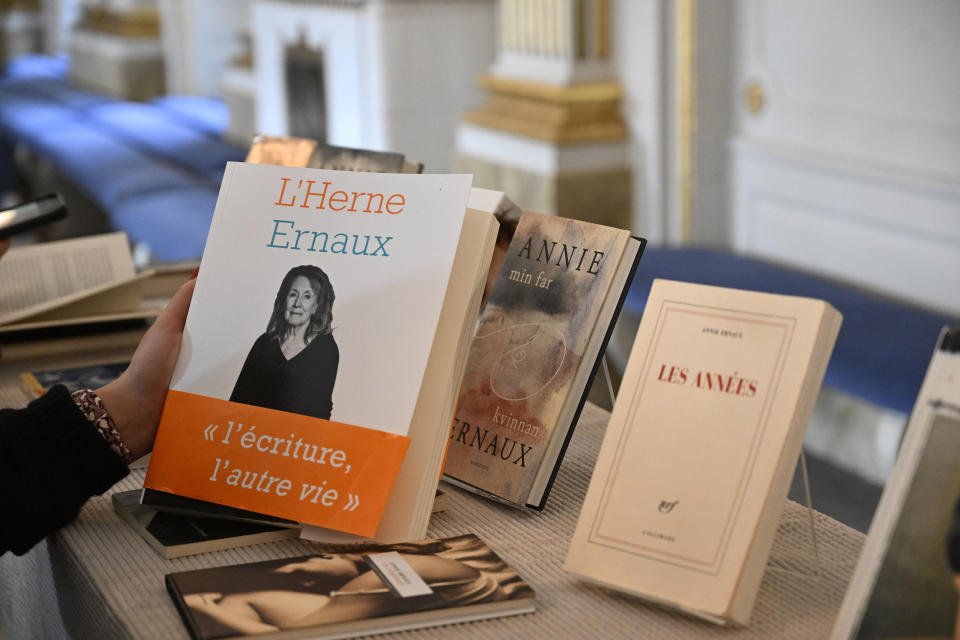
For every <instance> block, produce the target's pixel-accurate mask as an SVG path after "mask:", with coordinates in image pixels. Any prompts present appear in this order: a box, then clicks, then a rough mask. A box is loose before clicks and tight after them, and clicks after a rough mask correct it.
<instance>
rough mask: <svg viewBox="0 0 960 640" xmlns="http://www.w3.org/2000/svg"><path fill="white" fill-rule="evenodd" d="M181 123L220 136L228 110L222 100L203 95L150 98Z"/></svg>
mask: <svg viewBox="0 0 960 640" xmlns="http://www.w3.org/2000/svg"><path fill="white" fill-rule="evenodd" d="M151 102H153V104H155V105H157V106H158V107H160V108H161V109H163V110H164V111H166V112H167V113H169V114H170V115H171V116H173V117H175V118H177V119H179V120H180V121H181V122H183V124H186V125H188V126H191V127H194V128H195V129H198V130H200V131H203V132H204V133H206V134H207V135H210V136H214V137H220V136H222V135H223V132H224V131H226V129H227V124H229V122H230V110H229V109H227V105H226V103H224V101H223V100H217V99H216V98H205V97H203V96H183V95H169V96H160V97H159V98H154V99H153V100H151Z"/></svg>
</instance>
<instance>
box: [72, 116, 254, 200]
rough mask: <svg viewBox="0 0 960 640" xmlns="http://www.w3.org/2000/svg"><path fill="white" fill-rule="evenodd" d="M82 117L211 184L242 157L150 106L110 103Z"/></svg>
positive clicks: (240, 153) (222, 144) (242, 155)
mask: <svg viewBox="0 0 960 640" xmlns="http://www.w3.org/2000/svg"><path fill="white" fill-rule="evenodd" d="M86 114H87V116H88V117H89V118H90V119H91V120H93V121H95V122H96V123H97V124H98V125H101V127H102V128H104V129H105V130H108V131H110V132H113V133H115V134H116V135H117V136H119V137H122V139H123V140H125V141H126V142H128V143H129V144H131V145H133V146H136V147H138V148H140V149H141V150H143V151H146V152H149V153H152V154H155V155H158V156H161V157H162V158H163V159H165V160H167V161H168V162H173V163H176V164H179V165H181V166H183V167H184V168H186V169H189V170H191V171H195V172H197V173H201V174H203V175H204V176H206V177H207V178H208V179H210V180H211V182H212V183H213V184H217V185H218V184H219V183H220V180H221V178H223V170H224V167H225V166H226V164H227V162H229V161H231V160H237V161H240V160H243V159H244V156H245V155H246V152H245V151H244V150H242V149H239V148H237V147H234V146H233V145H230V144H227V143H226V142H222V141H220V140H216V139H214V138H211V137H210V136H208V135H207V134H205V133H202V132H200V131H198V130H197V129H194V128H192V127H190V126H187V125H184V124H182V123H181V122H180V121H178V120H177V119H176V118H175V117H171V116H170V115H169V114H168V113H167V112H165V111H164V110H163V109H160V108H159V107H157V106H155V105H152V104H144V103H133V102H111V103H106V104H101V105H97V106H94V107H91V108H90V109H88V110H86Z"/></svg>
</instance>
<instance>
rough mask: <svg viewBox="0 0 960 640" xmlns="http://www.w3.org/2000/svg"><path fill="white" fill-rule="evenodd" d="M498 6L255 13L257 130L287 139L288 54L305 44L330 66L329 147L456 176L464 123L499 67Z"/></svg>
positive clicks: (267, 4) (487, 2)
mask: <svg viewBox="0 0 960 640" xmlns="http://www.w3.org/2000/svg"><path fill="white" fill-rule="evenodd" d="M493 23H494V11H493V2H492V0H469V1H467V0H460V1H458V2H449V1H446V0H418V1H415V2H366V3H365V2H355V3H319V2H318V3H297V2H278V1H269V0H259V1H258V2H256V3H255V4H254V7H253V19H252V23H251V24H252V26H253V30H254V56H255V57H254V61H255V68H256V79H257V90H258V94H257V129H258V130H259V132H261V133H266V134H273V135H285V134H286V133H287V132H288V122H287V103H286V94H285V90H284V77H283V50H284V47H285V46H287V45H288V44H292V43H295V42H297V41H298V40H299V38H300V37H301V36H302V37H303V38H305V40H306V43H307V45H308V46H310V47H312V48H317V49H321V50H322V51H323V55H324V61H325V80H326V99H327V105H326V108H327V131H328V142H330V143H331V144H338V145H343V146H350V147H363V148H370V149H381V150H389V151H399V152H402V153H404V154H406V155H407V157H408V158H410V159H412V160H415V161H419V162H423V163H424V164H425V165H426V168H425V170H426V171H432V172H443V171H449V169H450V162H451V154H452V153H453V149H454V148H455V140H454V136H455V131H456V126H457V123H458V122H459V120H460V117H461V116H462V115H463V113H464V111H466V110H467V109H468V108H469V107H472V106H475V105H476V104H478V103H479V102H480V99H481V93H480V92H479V91H478V90H477V88H476V87H475V85H474V78H475V77H476V75H477V74H479V73H480V72H482V71H484V70H485V69H486V68H487V67H489V65H490V64H491V63H492V62H493V57H494V26H493Z"/></svg>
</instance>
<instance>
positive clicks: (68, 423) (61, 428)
mask: <svg viewBox="0 0 960 640" xmlns="http://www.w3.org/2000/svg"><path fill="white" fill-rule="evenodd" d="M128 472H129V469H128V467H127V465H125V464H124V463H123V461H122V460H121V459H120V457H119V456H118V455H117V454H116V453H114V452H113V450H112V449H110V447H109V445H107V442H106V440H104V438H103V437H102V436H101V435H100V433H99V432H98V431H97V428H96V427H95V426H93V424H91V423H90V422H88V421H87V420H86V419H85V418H84V417H83V414H82V413H80V410H79V409H78V408H77V405H76V404H74V402H73V399H72V398H71V397H70V394H69V393H67V390H66V388H65V387H63V386H59V385H58V386H56V387H54V388H52V389H50V391H48V392H47V394H46V395H45V396H43V397H42V398H38V399H36V400H34V401H33V402H31V403H30V404H29V405H28V406H27V408H26V409H20V410H14V409H3V410H0V555H2V554H3V553H6V552H7V551H8V550H12V551H13V552H14V553H15V554H17V555H23V554H24V553H26V552H27V551H28V550H29V549H30V547H32V546H33V545H35V544H36V543H37V542H39V541H40V540H42V539H43V538H44V537H45V536H46V535H47V534H48V533H51V532H53V531H54V530H56V529H58V528H59V527H62V526H63V525H65V524H67V523H68V522H70V521H71V520H73V519H74V518H75V517H76V515H77V514H78V513H79V512H80V507H82V506H83V503H84V502H86V501H87V499H88V498H90V497H91V496H93V495H95V494H101V493H103V492H104V491H106V490H107V489H109V488H110V487H111V486H113V485H114V483H116V482H117V481H118V480H120V479H121V478H123V477H124V476H126V475H127V473H128Z"/></svg>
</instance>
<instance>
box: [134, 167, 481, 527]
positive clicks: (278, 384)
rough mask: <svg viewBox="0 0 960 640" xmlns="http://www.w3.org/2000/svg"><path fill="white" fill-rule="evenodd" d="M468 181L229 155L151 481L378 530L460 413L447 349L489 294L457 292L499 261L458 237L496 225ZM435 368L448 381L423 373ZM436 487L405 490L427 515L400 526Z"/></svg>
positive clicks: (455, 369) (199, 495)
mask: <svg viewBox="0 0 960 640" xmlns="http://www.w3.org/2000/svg"><path fill="white" fill-rule="evenodd" d="M469 191H470V176H420V175H387V174H373V173H351V172H337V171H322V170H313V169H300V168H290V167H277V166H267V165H254V164H244V163H231V164H229V165H228V167H227V171H226V174H225V177H224V181H223V184H222V186H221V190H220V197H219V199H218V201H217V207H216V210H215V212H214V216H213V221H212V223H211V226H210V232H209V236H208V239H207V244H206V248H205V250H204V254H203V260H202V267H201V269H200V275H199V277H198V280H197V285H196V290H195V293H194V298H193V302H192V304H191V308H190V312H189V315H188V317H187V322H186V328H185V330H184V338H183V347H182V349H181V353H180V357H179V360H178V361H177V366H176V369H175V371H174V375H173V380H172V382H171V386H170V392H169V394H168V396H167V401H166V404H165V405H164V410H163V415H162V418H161V422H160V428H159V433H158V436H157V441H156V446H155V448H154V452H153V458H152V461H151V464H150V468H149V471H148V473H147V477H146V480H145V483H144V486H145V487H147V488H148V489H152V490H156V491H162V492H166V493H172V494H176V495H178V496H183V497H187V498H193V499H198V500H205V501H210V502H215V503H218V504H222V505H227V506H231V507H236V508H240V509H244V510H248V511H253V512H257V513H263V514H268V515H272V516H277V517H282V518H288V519H292V520H296V521H298V522H303V523H308V524H312V525H317V526H321V527H326V528H330V529H336V530H338V531H341V532H348V533H351V534H356V535H360V536H374V534H375V533H376V532H377V528H378V524H379V522H380V520H381V515H382V513H383V511H384V509H385V507H386V505H387V502H388V498H389V497H390V495H391V491H392V490H393V487H394V481H395V479H396V478H397V477H398V474H399V473H400V471H401V467H402V465H403V463H404V460H405V454H406V452H407V449H408V446H409V444H410V441H411V438H412V437H414V433H416V434H419V435H418V437H419V438H421V439H424V438H425V439H426V440H427V441H429V440H430V439H431V438H432V439H433V440H436V441H437V442H438V443H440V444H438V447H441V446H442V442H443V432H444V427H442V426H436V425H445V424H449V420H450V417H451V414H452V407H453V396H454V394H455V389H456V383H457V382H458V381H459V375H461V371H462V365H461V364H460V363H458V362H456V360H455V358H452V357H447V355H446V354H447V353H448V352H456V351H457V344H456V342H457V338H458V337H459V336H460V334H461V333H463V331H462V327H463V326H464V324H465V323H467V322H468V318H470V317H471V314H475V313H476V311H475V309H476V304H478V303H476V304H474V303H473V296H471V295H468V294H467V295H465V294H462V293H460V291H461V290H464V291H467V292H473V291H474V290H476V289H477V288H478V287H479V283H481V282H482V277H483V272H484V269H485V268H486V267H485V264H484V255H483V252H482V251H478V250H474V251H467V250H464V251H458V246H459V245H460V239H461V234H462V233H472V234H476V235H475V236H473V237H479V239H480V242H476V243H475V244H476V245H477V246H483V245H484V243H485V242H486V240H485V239H486V238H488V237H489V239H490V242H486V244H487V245H489V244H490V243H491V242H492V237H493V234H495V230H494V231H493V233H491V232H490V229H495V222H492V224H493V226H492V227H491V220H492V216H487V217H486V218H483V217H482V215H483V214H479V213H478V212H470V213H468V212H467V200H468V195H469ZM478 216H480V217H478ZM487 255H488V254H487ZM473 317H475V315H474V316H473ZM448 334H449V335H453V336H454V339H453V344H452V345H451V344H449V340H448V343H445V344H444V345H442V346H443V347H444V348H443V349H440V348H435V346H436V345H435V343H436V342H437V341H438V340H441V339H442V336H444V335H448ZM461 350H462V351H465V347H464V348H463V349H461ZM440 351H442V352H443V353H440V354H438V352H440ZM438 367H439V370H438ZM438 375H439V376H441V377H443V378H444V380H445V381H446V382H447V383H448V384H447V386H448V387H450V389H452V391H451V390H450V389H445V388H439V387H438V386H437V385H434V386H433V387H432V388H430V389H425V388H424V383H423V381H424V380H425V378H427V377H429V376H438ZM448 396H450V397H449V398H448ZM425 425H434V426H425ZM431 431H432V432H433V433H434V434H435V435H434V436H431V435H430V432H431ZM438 447H435V448H438ZM431 450H432V449H431ZM419 466H420V467H423V468H428V467H429V465H423V464H421V465H419ZM437 467H438V468H437V471H434V472H433V474H434V477H435V476H436V474H437V473H438V469H439V462H438V463H437ZM422 473H430V472H429V471H426V472H422ZM408 475H409V474H408ZM426 484H430V483H426ZM435 489H436V481H435V480H433V486H422V487H421V486H417V482H416V480H414V481H413V482H412V484H411V485H410V486H407V487H406V488H405V490H406V491H412V492H415V493H417V495H419V493H423V494H424V495H425V496H426V498H425V500H424V504H425V505H426V506H425V507H424V509H421V510H420V511H423V512H424V513H425V514H426V516H425V517H424V518H423V523H424V524H423V526H422V527H421V526H419V525H417V526H414V527H413V529H412V530H410V527H400V529H402V530H399V531H397V533H396V536H398V537H407V536H411V535H414V534H416V533H420V531H419V529H424V528H425V522H426V518H427V517H429V510H430V509H429V508H430V504H431V500H432V496H433V493H434V491H435ZM415 502H418V501H416V500H415ZM409 517H413V515H410V516H409Z"/></svg>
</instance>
